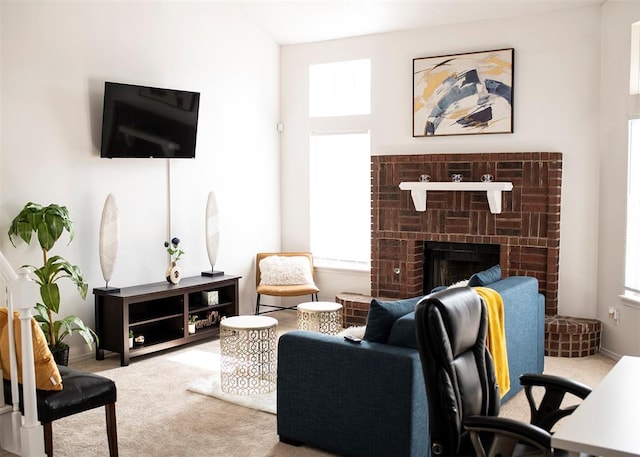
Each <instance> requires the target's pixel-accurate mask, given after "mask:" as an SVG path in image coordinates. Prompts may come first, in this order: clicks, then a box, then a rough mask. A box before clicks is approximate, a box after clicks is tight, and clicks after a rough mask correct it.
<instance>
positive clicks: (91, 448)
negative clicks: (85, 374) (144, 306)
mask: <svg viewBox="0 0 640 457" xmlns="http://www.w3.org/2000/svg"><path fill="white" fill-rule="evenodd" d="M272 315H273V317H276V318H277V319H278V320H279V322H280V326H279V330H280V333H282V332H284V331H287V330H290V329H292V328H294V327H295V324H296V322H295V320H296V316H295V313H293V312H291V311H280V312H278V313H273V314H272ZM219 350H220V345H219V342H218V341H217V340H216V341H209V342H206V343H200V344H193V345H190V346H188V347H185V348H181V349H177V350H172V351H166V352H163V353H160V354H156V355H152V356H148V357H143V358H138V359H133V360H132V362H131V364H130V365H129V366H128V367H120V365H119V358H118V357H117V356H112V357H107V358H106V359H105V360H103V361H96V360H93V359H89V360H83V361H79V362H75V363H72V364H71V365H72V366H74V367H76V368H79V369H83V370H88V371H93V372H96V373H100V374H102V375H104V376H107V377H109V378H111V379H113V380H115V382H116V384H117V386H118V403H117V417H118V443H119V449H120V456H122V457H141V456H153V457H172V456H176V457H178V456H180V457H182V456H184V455H189V456H191V457H198V456H203V457H204V456H207V457H209V456H212V455H224V456H243V457H252V456H255V457H266V456H278V457H280V456H281V457H289V456H301V457H315V456H330V455H332V454H329V453H325V452H322V451H319V450H316V449H312V448H308V447H293V446H288V445H285V444H282V443H280V442H279V441H278V436H277V434H276V416H274V415H272V414H269V413H265V412H262V411H256V410H254V409H249V408H245V407H242V406H238V405H235V404H233V403H229V402H226V401H222V400H219V399H217V398H213V397H209V396H204V395H200V394H197V393H193V392H190V391H188V390H187V388H188V386H189V385H190V384H191V383H192V382H193V381H194V380H196V379H203V378H206V377H208V376H211V374H212V367H211V366H210V365H212V363H211V360H215V357H216V355H215V354H219ZM545 363H546V370H545V371H546V372H548V373H552V374H558V375H561V376H570V377H572V378H574V379H578V380H580V381H582V382H584V383H586V384H588V385H590V386H595V385H596V384H597V383H598V382H599V381H600V379H601V378H602V377H603V376H604V374H606V372H607V371H608V370H609V369H610V368H611V367H612V366H613V364H614V361H612V360H610V359H608V358H606V357H604V356H601V355H596V356H591V357H585V358H578V359H558V358H546V360H545ZM502 415H504V416H507V417H512V418H516V419H521V420H526V419H527V418H528V407H527V405H526V399H525V398H524V395H523V394H522V393H520V394H518V395H517V396H516V397H514V398H513V399H512V400H510V401H509V402H508V403H507V404H506V405H504V406H503V409H502ZM53 445H54V454H55V455H56V456H58V457H76V456H77V457H92V456H96V457H97V456H107V455H108V448H107V439H106V432H105V421H104V409H103V408H99V409H97V410H93V411H87V412H85V413H81V414H77V415H75V416H72V417H68V418H64V419H61V420H59V421H56V422H54V424H53ZM11 455H12V454H9V453H7V452H4V451H1V450H0V456H2V457H5V456H11Z"/></svg>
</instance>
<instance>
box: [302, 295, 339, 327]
mask: <svg viewBox="0 0 640 457" xmlns="http://www.w3.org/2000/svg"><path fill="white" fill-rule="evenodd" d="M298 329H299V330H310V331H312V332H320V333H326V334H328V335H336V334H337V333H339V332H340V331H342V305H341V304H340V303H334V302H330V301H312V302H306V303H300V304H299V305H298Z"/></svg>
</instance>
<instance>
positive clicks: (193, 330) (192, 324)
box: [188, 314, 198, 334]
mask: <svg viewBox="0 0 640 457" xmlns="http://www.w3.org/2000/svg"><path fill="white" fill-rule="evenodd" d="M196 322H198V315H197V314H190V315H189V327H188V330H189V333H190V334H193V333H196Z"/></svg>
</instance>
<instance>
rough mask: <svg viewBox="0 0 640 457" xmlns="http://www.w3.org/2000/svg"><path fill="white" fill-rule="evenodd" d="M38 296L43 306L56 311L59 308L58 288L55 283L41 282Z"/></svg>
mask: <svg viewBox="0 0 640 457" xmlns="http://www.w3.org/2000/svg"><path fill="white" fill-rule="evenodd" d="M40 296H41V297H42V301H43V302H44V306H46V307H47V308H48V309H50V310H51V311H53V312H54V313H57V312H58V310H59V309H60V289H59V288H58V285H57V284H55V283H47V284H42V285H41V286H40Z"/></svg>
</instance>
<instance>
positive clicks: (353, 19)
mask: <svg viewBox="0 0 640 457" xmlns="http://www.w3.org/2000/svg"><path fill="white" fill-rule="evenodd" d="M605 1H607V0H236V1H235V2H234V3H238V4H239V5H240V6H241V7H242V8H243V9H244V10H245V11H246V13H247V14H248V15H249V16H251V17H252V18H253V19H254V20H255V21H256V22H257V23H258V24H259V25H260V27H262V28H263V29H264V30H265V32H267V33H268V34H269V35H270V36H271V37H273V39H274V40H275V41H276V42H277V43H279V44H281V45H287V44H297V43H309V42H314V41H325V40H333V39H337V38H345V37H353V36H360V35H369V34H373V33H384V32H395V31H400V30H412V29H420V28H425V27H433V26H438V25H444V24H453V23H461V22H469V21H478V20H484V19H493V18H501V17H513V16H524V15H529V14H536V13H543V12H548V11H558V10H567V9H574V8H582V7H584V6H592V5H601V4H603V3H605Z"/></svg>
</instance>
